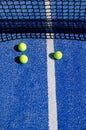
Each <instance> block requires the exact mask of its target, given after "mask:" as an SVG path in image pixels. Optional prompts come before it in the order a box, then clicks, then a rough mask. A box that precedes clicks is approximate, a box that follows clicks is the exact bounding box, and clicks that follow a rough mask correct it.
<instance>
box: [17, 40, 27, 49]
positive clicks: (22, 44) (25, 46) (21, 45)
mask: <svg viewBox="0 0 86 130" xmlns="http://www.w3.org/2000/svg"><path fill="white" fill-rule="evenodd" d="M26 49H27V45H26V44H25V43H23V42H21V43H20V44H19V45H18V50H19V51H26Z"/></svg>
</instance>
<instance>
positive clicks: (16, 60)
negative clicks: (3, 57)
mask: <svg viewBox="0 0 86 130" xmlns="http://www.w3.org/2000/svg"><path fill="white" fill-rule="evenodd" d="M14 60H15V62H16V63H18V64H21V62H20V61H19V56H17V57H15V59H14Z"/></svg>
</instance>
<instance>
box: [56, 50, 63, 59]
mask: <svg viewBox="0 0 86 130" xmlns="http://www.w3.org/2000/svg"><path fill="white" fill-rule="evenodd" d="M62 56H63V54H62V52H61V51H56V52H55V53H54V58H55V59H56V60H60V59H62Z"/></svg>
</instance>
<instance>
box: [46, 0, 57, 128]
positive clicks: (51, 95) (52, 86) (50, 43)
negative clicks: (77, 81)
mask: <svg viewBox="0 0 86 130" xmlns="http://www.w3.org/2000/svg"><path fill="white" fill-rule="evenodd" d="M45 10H46V19H47V27H48V28H52V13H51V6H50V0H45ZM48 20H50V21H49V23H48ZM51 35H52V36H53V34H51ZM48 36H49V34H48V33H47V34H46V37H47V38H48ZM46 41H47V43H46V44H47V78H48V113H49V116H48V117H49V130H58V119H57V101H56V82H55V62H54V60H52V59H51V58H50V57H49V54H50V53H53V52H54V40H53V39H47V40H46Z"/></svg>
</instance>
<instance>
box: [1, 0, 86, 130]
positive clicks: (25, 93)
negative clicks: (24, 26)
mask: <svg viewBox="0 0 86 130" xmlns="http://www.w3.org/2000/svg"><path fill="white" fill-rule="evenodd" d="M48 2H50V1H48ZM74 2H75V0H74V1H73V0H72V1H71V2H70V1H69V0H67V1H62V0H58V2H57V4H56V1H54V2H53V1H51V3H50V4H51V5H50V6H51V8H49V9H51V11H50V12H51V13H52V18H53V19H54V20H55V19H57V18H58V19H64V20H69V16H70V20H71V19H72V20H74V19H75V20H77V19H78V16H79V18H80V19H81V20H85V19H86V18H85V12H86V2H85V0H80V1H79V2H78V1H77V0H76V4H74ZM0 4H1V5H0V19H1V20H3V19H5V20H6V19H7V18H8V20H9V19H12V20H13V19H21V20H22V19H23V18H25V19H26V21H27V19H28V18H29V19H31V20H33V21H34V19H39V20H40V19H41V20H44V19H46V12H47V11H46V9H45V2H44V0H42V1H41V2H40V1H39V0H35V2H31V1H24V0H22V1H18V0H16V1H15V2H14V1H8V0H3V1H2V0H1V2H0ZM7 4H8V5H7ZM25 4H27V8H26V6H25ZM31 4H32V6H31ZM75 7H76V8H75ZM82 8H83V9H82ZM73 9H75V10H73ZM4 10H5V11H4ZM15 10H16V11H15ZM80 10H81V11H82V12H81V11H80ZM35 11H36V12H35ZM62 11H63V12H62ZM74 11H75V12H74ZM28 12H29V13H28ZM50 12H49V13H50ZM28 14H29V15H28ZM40 14H41V15H40ZM80 19H78V20H80ZM9 23H10V24H11V22H9ZM62 24H63V23H61V25H62ZM66 24H67V23H66ZM3 25H5V24H3V23H2V26H3ZM14 25H16V24H14ZM14 25H13V24H12V26H11V27H13V26H14ZM64 25H65V24H64ZM6 26H7V27H9V26H10V25H9V26H8V24H6ZM39 26H41V25H39ZM52 26H53V24H52ZM80 27H81V26H80ZM63 33H64V32H63ZM14 37H15V36H14ZM0 38H1V36H0ZM5 38H6V37H5ZM14 39H15V40H12V39H11V40H10V39H9V38H7V40H6V39H5V41H4V38H3V40H2V41H0V130H86V41H85V40H83V41H80V40H71V39H70V37H69V40H67V39H65V37H64V40H62V38H60V39H50V41H49V40H47V39H42V38H39V39H36V38H35V39H31V38H22V39H16V38H14ZM20 42H25V43H26V44H27V47H28V48H27V50H26V51H25V52H19V51H17V50H16V46H17V45H18V44H19V43H20ZM52 43H53V47H54V50H53V49H52V45H51V44H52ZM49 48H50V50H48V49H49ZM55 51H62V53H63V58H62V59H61V60H55V59H53V58H52V56H51V54H52V53H54V52H55ZM21 54H26V55H27V56H28V57H29V61H28V63H27V64H24V65H23V64H19V63H18V60H17V59H18V57H19V56H20V55H21ZM53 65H54V67H53ZM54 70H55V71H54ZM49 72H51V73H49ZM49 79H50V80H51V81H50V80H49ZM54 80H55V82H54ZM54 83H55V84H54ZM53 86H54V87H55V88H54V87H53ZM49 87H50V88H51V87H52V90H51V93H50V94H52V95H49V89H50V88H49ZM54 89H55V93H53V92H54ZM54 94H55V95H54ZM53 95H54V96H56V98H54V99H55V100H54V99H53V97H54V96H53ZM52 101H53V103H55V104H56V108H55V104H53V103H51V102H52ZM50 103H51V104H50ZM50 106H51V107H52V108H50ZM55 110H56V111H55ZM54 111H55V113H56V116H55V113H54ZM53 113H54V115H53ZM54 117H55V118H56V119H57V120H52V119H54ZM52 126H53V127H52ZM55 126H56V127H55Z"/></svg>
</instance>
